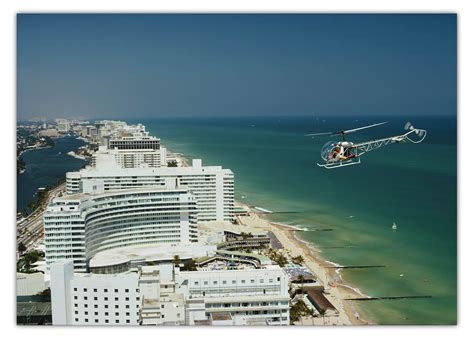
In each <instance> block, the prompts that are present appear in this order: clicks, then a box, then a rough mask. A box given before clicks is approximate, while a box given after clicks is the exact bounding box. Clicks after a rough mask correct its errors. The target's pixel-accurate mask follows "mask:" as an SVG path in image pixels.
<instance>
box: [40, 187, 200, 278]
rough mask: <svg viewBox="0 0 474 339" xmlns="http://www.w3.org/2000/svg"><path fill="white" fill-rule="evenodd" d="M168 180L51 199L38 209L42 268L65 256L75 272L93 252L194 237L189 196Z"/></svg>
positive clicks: (193, 210) (189, 240) (83, 267)
mask: <svg viewBox="0 0 474 339" xmlns="http://www.w3.org/2000/svg"><path fill="white" fill-rule="evenodd" d="M170 184H171V183H170V182H168V183H167V186H168V187H167V188H166V189H163V188H162V187H158V188H157V187H148V188H141V189H132V190H130V189H129V190H122V191H115V192H106V193H102V194H94V195H92V194H87V193H79V194H73V195H69V196H64V197H59V198H55V199H54V200H53V201H52V202H51V203H50V204H49V205H48V207H47V209H46V211H45V213H44V232H45V247H46V251H45V252H46V264H47V267H48V268H49V266H50V264H51V263H52V262H54V261H57V260H61V259H69V260H73V262H74V269H75V270H76V271H78V272H87V271H88V261H89V260H90V259H91V258H92V257H93V256H94V255H95V254H97V253H99V252H103V251H107V250H110V249H114V248H120V247H130V246H131V247H133V246H135V247H136V246H150V245H153V244H189V243H192V242H195V241H197V229H196V223H197V218H196V216H197V210H196V201H195V198H194V197H193V196H192V195H191V194H190V193H189V192H188V189H187V188H179V187H176V186H175V187H174V188H170V187H169V185H170Z"/></svg>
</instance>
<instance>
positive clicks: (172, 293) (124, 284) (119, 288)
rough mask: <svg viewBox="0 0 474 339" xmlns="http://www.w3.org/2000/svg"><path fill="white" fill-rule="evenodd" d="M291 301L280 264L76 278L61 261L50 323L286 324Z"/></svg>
mask: <svg viewBox="0 0 474 339" xmlns="http://www.w3.org/2000/svg"><path fill="white" fill-rule="evenodd" d="M206 282H207V284H206ZM289 299H290V298H289V294H288V277H287V275H286V273H285V272H284V270H283V269H281V268H280V267H278V266H265V267H263V268H261V269H244V270H221V271H191V272H181V271H180V270H179V268H173V265H170V264H167V265H159V266H144V267H142V268H139V269H138V271H135V272H128V273H122V274H115V275H110V274H108V275H101V274H77V273H76V274H74V272H73V265H72V263H71V262H64V261H60V262H56V263H55V264H53V266H52V268H51V303H52V305H51V306H52V316H53V325H139V324H140V325H164V324H165V325H289V322H290V320H289V319H290V314H289V312H290V311H289Z"/></svg>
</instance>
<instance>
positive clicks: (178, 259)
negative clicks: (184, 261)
mask: <svg viewBox="0 0 474 339" xmlns="http://www.w3.org/2000/svg"><path fill="white" fill-rule="evenodd" d="M172 262H173V265H174V266H178V265H179V263H180V262H181V259H180V257H179V255H175V256H174V257H173V261H172Z"/></svg>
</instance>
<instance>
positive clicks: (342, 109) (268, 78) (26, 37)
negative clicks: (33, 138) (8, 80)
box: [17, 14, 457, 120]
mask: <svg viewBox="0 0 474 339" xmlns="http://www.w3.org/2000/svg"><path fill="white" fill-rule="evenodd" d="M456 25H457V18H456V14H426V15H418V14H416V15H415V14H408V15H406V14H403V15H388V14H382V15H370V14H367V15H360V14H344V15H336V14H331V15H329V14H291V15H285V14H269V15H260V14H253V15H252V14H248V15H247V14H245V15H243V14H241V15H238V14H215V15H212V14H206V15H198V14H195V15H194V14H187V15H186V14H143V15H140V14H132V15H124V14H122V15H121V14H111V15H104V14H100V15H93V14H82V15H81V14H19V15H18V17H17V119H18V120H24V119H28V118H32V117H46V118H49V119H54V118H59V117H65V118H85V119H94V118H99V117H109V118H118V119H120V118H121V119H126V118H152V117H173V116H176V117H178V116H179V117H185V116H193V117H199V116H238V115H245V116H249V115H250V116H252V115H254V116H270V115H315V114H317V115H321V116H330V115H363V116H367V115H397V114H403V115H454V114H456V100H457V98H456V91H457V88H456V87H457V85H456V81H457V78H456V69H457V65H456V63H457V60H456V59H457V43H456V40H457V32H456Z"/></svg>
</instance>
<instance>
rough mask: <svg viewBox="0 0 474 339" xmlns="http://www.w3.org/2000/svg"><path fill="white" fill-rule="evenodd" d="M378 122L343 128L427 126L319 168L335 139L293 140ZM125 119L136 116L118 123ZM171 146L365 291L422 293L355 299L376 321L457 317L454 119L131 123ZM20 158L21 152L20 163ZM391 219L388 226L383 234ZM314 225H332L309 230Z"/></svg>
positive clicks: (383, 130)
mask: <svg viewBox="0 0 474 339" xmlns="http://www.w3.org/2000/svg"><path fill="white" fill-rule="evenodd" d="M381 121H388V122H389V123H388V124H386V125H383V126H380V127H377V128H373V129H368V130H364V131H361V132H358V133H354V134H351V135H349V136H348V139H349V140H351V141H363V140H371V139H373V138H378V137H385V136H392V135H396V134H400V133H401V132H403V126H404V125H405V122H406V121H411V122H412V123H413V124H414V125H415V127H419V128H423V129H427V130H428V135H427V137H426V139H425V141H424V142H423V143H421V144H417V145H414V144H394V145H389V146H387V147H385V148H382V149H379V150H376V151H373V152H370V153H368V154H366V155H365V156H364V157H363V158H362V163H361V164H359V165H355V166H349V167H345V168H339V169H333V170H326V169H323V168H319V167H317V166H316V162H320V161H321V158H320V148H321V146H322V145H323V144H324V143H325V142H326V141H327V140H337V138H334V137H328V136H320V137H315V138H311V137H304V136H303V135H304V134H305V133H314V132H325V131H335V130H340V129H342V128H345V129H347V128H353V127H357V126H361V125H364V124H371V123H376V122H381ZM129 122H130V123H134V122H138V121H134V120H129ZM139 122H142V123H144V124H145V125H146V126H147V128H148V130H149V131H150V132H151V133H152V134H153V135H156V136H159V137H160V138H161V139H162V142H163V143H164V144H165V145H166V146H167V147H168V148H169V149H170V150H173V151H176V152H180V153H183V154H184V155H185V156H187V157H189V158H202V159H203V164H205V165H222V166H223V167H226V168H230V169H232V171H233V172H234V174H235V189H236V199H237V200H240V201H243V202H245V203H247V204H250V205H256V206H260V207H264V208H266V209H269V210H272V211H279V212H296V213H281V214H278V213H275V214H273V215H272V216H271V217H272V219H274V220H275V221H279V222H284V223H288V224H292V225H299V226H301V227H306V228H307V229H308V231H307V232H302V233H300V235H301V236H302V237H303V238H304V239H305V240H307V241H310V242H311V243H313V244H315V245H316V246H317V247H319V248H320V249H321V251H322V256H323V257H325V258H326V259H328V260H331V261H333V262H337V263H339V264H341V265H384V266H385V267H383V268H371V269H352V270H344V272H343V278H344V280H345V281H347V282H348V283H350V284H352V285H354V286H356V287H358V288H359V289H360V290H361V291H363V292H364V293H366V294H368V295H370V296H401V295H430V296H432V298H429V299H404V300H383V301H369V302H361V301H359V302H356V307H357V309H358V310H359V312H360V313H361V314H362V315H363V316H365V317H368V318H370V319H372V320H373V321H375V322H377V323H379V324H455V323H456V322H457V290H456V289H457V248H456V244H457V213H456V210H457V209H456V195H457V191H456V183H457V167H456V161H457V158H456V133H457V132H456V118H455V117H454V116H452V117H420V116H418V117H357V118H354V117H343V118H340V117H339V118H334V117H265V118H255V117H252V118H249V117H242V118H221V119H206V118H200V119H196V118H195V119H192V118H181V119H159V120H141V121H139ZM26 161H27V163H28V159H26ZM393 222H396V223H397V225H398V229H397V230H396V231H394V230H392V228H391V226H392V223H393ZM320 228H330V229H332V231H328V232H319V231H317V230H318V229H320Z"/></svg>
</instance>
